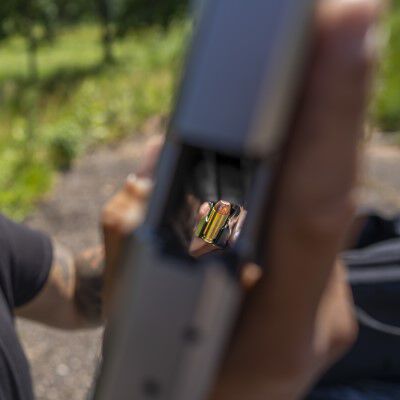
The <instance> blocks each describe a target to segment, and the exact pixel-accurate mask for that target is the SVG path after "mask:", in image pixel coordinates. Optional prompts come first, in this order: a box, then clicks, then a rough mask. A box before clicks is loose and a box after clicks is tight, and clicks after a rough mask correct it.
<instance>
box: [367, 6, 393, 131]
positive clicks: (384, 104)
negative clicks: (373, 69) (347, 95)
mask: <svg viewBox="0 0 400 400" xmlns="http://www.w3.org/2000/svg"><path fill="white" fill-rule="evenodd" d="M385 24H386V29H387V33H388V35H389V41H388V46H387V48H386V49H385V52H384V54H383V58H382V65H381V70H380V76H379V80H378V84H377V92H378V93H377V97H376V100H375V103H374V105H373V117H374V120H375V124H376V125H377V127H378V128H379V129H381V130H382V131H385V132H399V131H400V74H399V71H400V3H399V2H393V9H392V11H391V12H390V13H389V14H388V16H387V20H386V21H385Z"/></svg>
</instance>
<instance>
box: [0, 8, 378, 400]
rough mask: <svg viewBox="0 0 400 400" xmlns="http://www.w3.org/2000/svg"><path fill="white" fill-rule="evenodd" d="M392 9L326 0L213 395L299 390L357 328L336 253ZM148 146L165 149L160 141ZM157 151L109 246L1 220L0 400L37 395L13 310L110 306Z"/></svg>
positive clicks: (107, 232)
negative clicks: (250, 281) (70, 246)
mask: <svg viewBox="0 0 400 400" xmlns="http://www.w3.org/2000/svg"><path fill="white" fill-rule="evenodd" d="M382 9H383V7H382V4H381V3H380V2H379V1H377V0H342V1H337V0H335V1H334V0H326V1H321V2H320V3H318V7H317V12H316V34H315V37H316V40H315V44H314V49H313V56H312V61H311V63H310V66H309V71H308V74H307V79H306V80H305V85H304V90H303V93H302V97H301V99H300V101H299V107H298V110H297V113H296V116H295V118H294V122H293V125H292V129H291V130H290V134H289V138H288V141H287V144H286V146H285V149H284V152H283V154H284V156H283V161H282V164H281V168H280V170H279V173H278V177H277V185H276V189H275V191H274V200H273V202H272V207H271V214H270V215H271V218H270V221H269V234H268V238H266V243H265V248H266V251H267V252H268V260H269V264H268V272H267V273H266V274H264V275H263V276H262V277H261V279H259V280H258V281H257V283H256V284H255V285H254V286H253V287H252V288H251V290H249V291H248V294H247V298H246V302H245V309H244V313H243V318H242V320H241V323H240V325H239V326H238V329H237V331H236V334H235V336H234V338H233V340H232V343H231V346H230V348H229V350H228V352H227V357H226V359H225V362H224V363H223V365H222V368H221V371H220V374H219V377H218V379H217V382H216V384H215V387H214V389H213V392H212V394H211V396H210V398H211V399H212V400H224V399H230V400H236V399H243V398H246V399H249V400H252V399H254V400H255V399H261V398H270V399H275V400H280V399H282V400H283V399H284V400H294V399H300V398H302V397H304V396H305V395H306V394H307V392H308V391H309V390H310V388H311V387H312V385H313V384H314V383H315V382H316V381H317V380H318V378H319V377H320V376H321V374H322V373H323V372H324V371H325V370H326V369H327V368H328V367H329V366H330V365H331V364H332V363H333V362H334V361H335V360H337V359H338V358H339V357H340V356H341V355H342V354H343V353H344V352H345V351H346V350H347V349H348V348H349V346H350V345H351V343H353V341H354V339H355V337H356V334H357V324H356V321H355V318H354V315H353V308H352V299H351V294H350V290H349V287H348V285H347V283H346V272H345V269H344V266H343V264H342V263H341V262H340V260H339V259H338V254H339V252H340V250H341V247H342V243H343V241H344V238H345V236H346V231H347V228H348V225H349V222H350V221H351V219H352V216H353V212H354V208H355V207H354V199H353V189H354V185H355V182H356V173H357V157H358V151H359V140H360V138H361V132H362V128H363V121H364V115H365V110H366V105H367V100H368V93H369V83H370V79H371V75H372V71H373V65H374V59H375V57H376V55H377V49H376V43H377V41H375V40H374V39H375V37H374V32H375V31H374V28H375V26H376V24H377V22H378V19H379V15H380V13H381V10H382ZM150 149H151V150H150V151H151V152H153V153H156V152H157V145H156V146H153V147H152V146H150ZM154 158H155V157H147V161H148V162H149V163H147V165H145V166H144V168H143V169H142V171H139V172H138V173H137V174H136V175H132V176H130V178H129V179H128V181H127V183H126V185H125V186H124V188H123V189H122V191H121V192H120V193H118V194H117V195H116V196H115V197H114V198H113V199H112V200H111V201H110V202H109V203H108V205H107V206H106V207H105V210H104V212H103V214H102V223H103V228H104V247H99V248H98V249H95V250H89V251H86V252H85V253H84V254H83V255H80V256H79V257H77V258H76V259H74V257H73V255H72V254H71V253H70V252H69V251H68V250H67V249H65V248H64V247H63V246H62V245H60V244H59V243H57V242H56V241H55V240H52V239H50V238H48V237H47V236H46V235H44V234H42V233H39V232H35V231H32V230H30V229H28V228H26V227H23V226H21V225H17V224H15V223H13V222H11V221H9V220H8V219H6V218H5V217H1V219H0V248H1V252H0V254H1V255H0V321H1V323H0V399H5V400H8V399H14V400H31V399H32V398H33V393H32V387H31V378H30V376H29V367H28V363H27V361H26V359H25V356H24V354H23V350H22V348H21V345H20V344H19V342H18V338H17V334H16V331H15V327H14V322H13V320H14V316H15V315H16V316H22V317H25V318H29V319H33V320H36V321H39V322H42V323H45V324H48V325H51V326H56V327H59V328H66V329H70V328H82V327H89V326H94V325H98V324H100V323H101V322H102V321H103V320H104V319H105V318H106V316H107V312H110V309H111V308H110V307H111V304H112V298H113V295H114V292H115V290H117V288H118V286H116V284H115V281H116V279H117V278H118V268H117V266H118V257H119V254H120V251H121V249H122V246H123V243H124V238H125V236H126V235H127V234H128V233H129V232H130V231H131V230H132V229H133V228H134V227H136V226H137V225H138V224H140V223H141V221H142V218H143V214H144V212H145V209H146V201H147V198H148V196H149V194H150V192H151V186H152V183H151V180H150V178H149V177H150V175H151V171H152V169H153V163H154ZM103 261H104V263H103ZM102 264H104V265H105V268H104V269H103V268H101V265H102ZM249 268H250V267H249ZM244 271H251V268H250V269H245V270H244ZM102 286H104V287H103V288H102Z"/></svg>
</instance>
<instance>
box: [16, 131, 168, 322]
mask: <svg viewBox="0 0 400 400" xmlns="http://www.w3.org/2000/svg"><path fill="white" fill-rule="evenodd" d="M162 142H163V138H162V137H155V138H152V139H151V140H150V141H149V142H148V144H147V145H146V147H145V149H144V152H145V154H144V156H143V160H144V163H143V164H142V165H141V167H140V168H139V170H138V172H137V174H138V175H137V176H136V175H131V176H130V177H129V178H128V180H127V182H126V184H125V185H124V186H123V188H122V189H121V190H120V191H119V192H118V193H117V194H116V195H115V196H114V197H113V198H112V199H111V200H110V201H109V202H108V203H107V204H106V206H105V207H104V210H103V213H102V218H101V225H102V227H103V234H104V248H105V253H106V254H104V249H103V246H98V247H97V248H93V249H90V250H87V251H85V252H83V253H82V254H80V255H79V256H78V257H76V258H74V257H73V256H72V254H71V253H70V252H69V251H68V249H66V248H65V247H63V246H62V245H61V244H59V243H58V242H57V241H53V264H52V267H51V270H50V275H49V278H48V280H47V283H46V285H45V287H44V288H43V290H42V291H41V293H39V295H38V296H37V297H36V298H35V299H34V300H33V301H31V302H30V303H28V304H27V305H25V306H23V307H20V308H19V309H17V310H16V314H17V315H18V316H21V317H25V318H28V319H32V320H35V321H38V322H41V323H44V324H46V325H50V326H54V327H57V328H61V329H79V328H87V327H94V326H98V325H101V323H102V322H103V319H104V316H107V315H109V314H110V312H111V304H112V298H113V293H114V291H115V286H116V285H115V281H116V280H117V279H118V264H119V255H120V253H121V251H122V246H123V242H124V240H125V238H126V236H127V235H128V234H129V233H130V232H132V230H133V229H135V228H136V227H137V226H138V225H139V224H140V223H141V221H142V219H143V215H144V212H145V208H146V203H147V198H148V195H149V193H150V190H151V186H152V185H151V180H150V179H149V178H146V177H150V176H151V174H152V171H153V169H154V165H155V162H156V159H157V156H158V152H159V150H160V148H161V146H162ZM139 176H140V178H139ZM105 265H107V267H105ZM103 286H104V290H103Z"/></svg>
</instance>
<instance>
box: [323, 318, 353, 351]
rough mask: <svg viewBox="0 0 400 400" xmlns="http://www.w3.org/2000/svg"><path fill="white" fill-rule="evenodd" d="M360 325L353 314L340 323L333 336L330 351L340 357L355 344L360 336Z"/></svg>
mask: <svg viewBox="0 0 400 400" xmlns="http://www.w3.org/2000/svg"><path fill="white" fill-rule="evenodd" d="M358 332H359V326H358V323H357V321H356V319H355V318H354V316H353V315H352V316H351V317H348V318H344V322H343V323H342V324H341V325H338V327H337V329H336V330H335V332H334V333H333V334H332V336H331V340H330V352H331V354H333V355H334V356H335V357H340V356H341V355H343V354H344V353H346V352H347V351H348V350H350V349H351V347H352V346H353V345H354V343H355V342H356V340H357V338H358Z"/></svg>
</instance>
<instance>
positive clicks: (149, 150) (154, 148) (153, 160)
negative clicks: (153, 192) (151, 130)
mask: <svg viewBox="0 0 400 400" xmlns="http://www.w3.org/2000/svg"><path fill="white" fill-rule="evenodd" d="M164 141H165V138H164V136H154V137H152V138H151V139H150V140H149V141H148V142H147V143H146V146H145V148H144V152H143V157H142V159H141V165H140V166H139V168H138V171H137V175H138V176H139V177H142V178H153V175H154V172H155V169H156V165H157V161H158V157H159V155H160V152H161V148H162V146H163V144H164Z"/></svg>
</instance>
